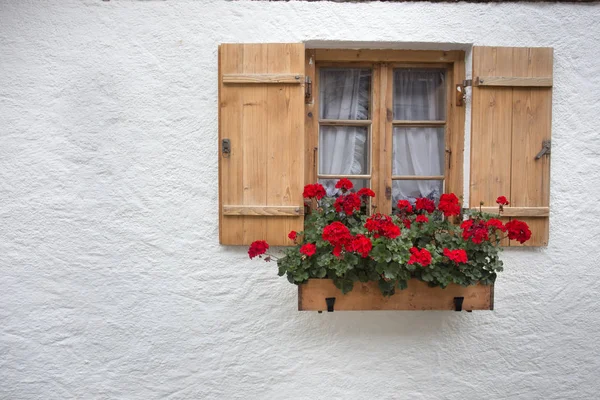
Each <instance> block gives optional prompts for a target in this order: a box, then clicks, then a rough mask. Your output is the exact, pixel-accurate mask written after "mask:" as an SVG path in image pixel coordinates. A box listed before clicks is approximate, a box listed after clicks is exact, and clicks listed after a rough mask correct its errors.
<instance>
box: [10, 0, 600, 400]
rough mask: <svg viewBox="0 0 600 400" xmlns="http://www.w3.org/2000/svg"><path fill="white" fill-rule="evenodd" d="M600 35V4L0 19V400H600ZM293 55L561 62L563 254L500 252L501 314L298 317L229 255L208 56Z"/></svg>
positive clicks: (266, 7) (203, 10)
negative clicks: (422, 54) (515, 49)
mask: <svg viewBox="0 0 600 400" xmlns="http://www.w3.org/2000/svg"><path fill="white" fill-rule="evenodd" d="M598 21H600V5H599V4H544V3H543V4H526V3H521V4H465V3H460V4H434V3H368V4H354V3H333V2H318V3H314V2H245V1H240V2H224V1H223V2H222V1H176V0H168V1H126V0H112V1H100V0H80V1H76V0H46V1H32V0H2V1H0V398H2V399H10V400H13V399H15V400H16V399H345V398H356V399H413V398H414V399H526V400H530V399H546V400H548V399H597V398H598V393H599V392H600V380H599V379H598V370H600V354H599V352H600V341H599V340H598V331H599V328H600V309H599V306H598V287H599V284H600V268H599V266H598V264H599V261H600V256H599V253H598V251H599V247H600V246H599V245H600V226H599V219H598V201H599V200H600V175H599V173H598V171H599V168H600V136H599V135H598V108H599V107H600V73H599V69H600V66H599V63H598V55H597V51H598V48H600V35H599V33H600V23H599V22H598ZM299 41H306V42H308V43H312V44H313V45H315V46H317V45H318V46H337V47H344V46H347V44H345V43H344V42H346V41H347V42H363V43H362V44H366V43H368V44H369V45H374V46H375V47H397V48H403V47H417V48H436V47H442V46H444V47H446V48H458V49H461V48H462V49H467V50H468V49H470V47H471V45H472V44H477V45H489V46H492V45H499V46H551V47H554V49H555V65H554V82H555V86H554V98H553V143H552V176H551V233H550V243H549V246H548V247H547V248H542V249H510V250H508V251H506V252H505V253H504V260H505V268H506V271H505V272H504V273H503V274H502V275H501V276H500V278H499V280H498V282H497V285H496V299H495V302H496V310H494V311H493V312H474V313H471V314H469V313H453V312H355V313H333V314H321V315H319V314H317V313H299V312H297V311H296V305H297V304H296V288H295V287H294V286H292V285H289V284H288V283H287V281H286V280H285V279H283V278H279V277H277V274H276V266H275V265H272V264H265V263H260V262H251V261H250V260H249V259H248V257H247V254H246V249H245V248H241V247H240V248H236V247H223V246H220V245H219V244H218V240H217V236H218V235H217V233H218V215H217V197H218V195H217V194H218V191H217V157H218V154H217V45H218V44H219V43H222V42H299ZM436 43H443V45H442V44H440V45H437V44H436ZM354 45H357V44H356V43H354ZM358 45H361V43H358ZM467 154H468V151H467ZM465 161H467V160H465ZM467 165H468V164H467Z"/></svg>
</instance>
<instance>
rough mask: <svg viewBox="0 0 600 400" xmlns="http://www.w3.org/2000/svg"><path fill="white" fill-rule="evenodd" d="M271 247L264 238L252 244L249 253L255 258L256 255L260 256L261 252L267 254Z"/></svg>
mask: <svg viewBox="0 0 600 400" xmlns="http://www.w3.org/2000/svg"><path fill="white" fill-rule="evenodd" d="M268 249H269V244H268V243H267V242H265V241H264V240H256V241H254V242H252V244H250V248H249V249H248V255H249V256H250V258H251V259H252V258H254V257H256V256H260V255H261V254H265V253H266V252H267V250H268Z"/></svg>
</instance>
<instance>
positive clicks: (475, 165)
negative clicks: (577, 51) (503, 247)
mask: <svg viewBox="0 0 600 400" xmlns="http://www.w3.org/2000/svg"><path fill="white" fill-rule="evenodd" d="M552 57H553V56H552V49H551V48H518V47H474V48H473V96H472V98H473V102H472V124H471V125H472V128H471V129H472V130H471V183H470V202H469V204H470V205H471V207H478V206H479V203H480V201H483V202H484V203H485V206H487V207H489V208H487V210H485V209H484V211H491V212H496V211H497V207H496V198H497V197H498V196H500V195H505V196H506V197H507V198H508V200H509V201H510V206H508V207H505V212H504V214H503V215H504V216H505V218H503V219H505V220H508V219H509V218H510V217H515V218H518V219H521V220H523V221H525V222H527V224H529V227H530V228H531V232H532V236H531V239H530V240H529V241H528V242H526V243H525V244H524V245H525V246H546V245H547V244H548V236H549V205H550V204H549V202H550V157H549V154H546V155H543V156H541V157H540V158H539V159H536V155H537V154H538V153H539V152H540V150H541V149H542V147H543V143H544V141H549V140H550V136H551V125H552V60H553V58H552ZM507 244H508V243H507ZM520 245H521V244H520V243H518V242H515V241H510V246H520Z"/></svg>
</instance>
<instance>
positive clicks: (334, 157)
mask: <svg viewBox="0 0 600 400" xmlns="http://www.w3.org/2000/svg"><path fill="white" fill-rule="evenodd" d="M367 137H368V128H366V127H354V126H322V127H321V132H320V135H319V174H326V175H366V174H368V173H369V172H368V171H369V167H368V166H369V142H368V140H367Z"/></svg>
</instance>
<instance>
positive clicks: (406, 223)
mask: <svg viewBox="0 0 600 400" xmlns="http://www.w3.org/2000/svg"><path fill="white" fill-rule="evenodd" d="M402 223H403V224H404V227H405V228H406V229H410V219H408V218H404V220H403V221H402Z"/></svg>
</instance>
